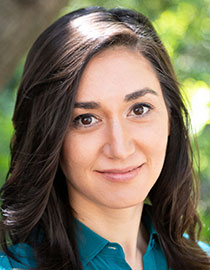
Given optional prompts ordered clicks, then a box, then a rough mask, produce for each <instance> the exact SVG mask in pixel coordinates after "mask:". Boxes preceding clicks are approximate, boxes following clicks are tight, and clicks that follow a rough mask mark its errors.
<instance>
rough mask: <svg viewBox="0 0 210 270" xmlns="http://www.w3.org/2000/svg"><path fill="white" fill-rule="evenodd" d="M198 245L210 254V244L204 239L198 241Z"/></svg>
mask: <svg viewBox="0 0 210 270" xmlns="http://www.w3.org/2000/svg"><path fill="white" fill-rule="evenodd" d="M198 245H199V246H200V247H201V248H202V249H203V251H205V252H206V253H207V255H208V256H210V246H209V245H208V244H206V243H204V242H202V241H198Z"/></svg>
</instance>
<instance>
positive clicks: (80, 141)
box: [61, 47, 169, 209]
mask: <svg viewBox="0 0 210 270" xmlns="http://www.w3.org/2000/svg"><path fill="white" fill-rule="evenodd" d="M168 135H169V117H168V112H167V109H166V105H165V102H164V99H163V95H162V91H161V88H160V84H159V81H158V79H157V77H156V75H155V73H154V71H153V69H152V67H151V65H150V63H149V62H148V61H147V60H146V59H145V58H144V57H143V56H142V55H141V54H140V53H138V52H136V51H134V50H131V49H127V48H124V47H115V48H109V49H106V50H105V51H103V52H101V53H100V54H98V55H97V56H95V57H94V58H92V59H91V60H90V62H89V63H88V65H87V67H86V69H85V71H84V73H83V75H82V78H81V81H80V84H79V88H78V93H77V96H76V103H75V108H74V111H73V119H72V124H71V126H70V128H69V132H68V133H67V135H66V137H65V139H64V143H63V152H62V160H61V167H62V169H63V172H64V174H65V176H66V181H67V185H68V189H69V194H70V198H71V200H70V203H71V204H72V205H73V206H74V205H80V206H81V207H83V206H84V207H85V206H87V205H93V206H98V207H108V208H115V209H117V208H126V207H130V206H134V205H138V204H141V203H142V202H143V201H144V200H145V198H146V197H147V195H148V193H149V191H150V189H151V188H152V186H153V185H154V184H155V182H156V181H157V179H158V177H159V174H160V172H161V169H162V167H163V163H164V159H165V153H166V147H167V141H168Z"/></svg>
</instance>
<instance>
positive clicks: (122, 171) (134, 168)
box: [97, 165, 141, 174]
mask: <svg viewBox="0 0 210 270" xmlns="http://www.w3.org/2000/svg"><path fill="white" fill-rule="evenodd" d="M140 166H141V165H140ZM140 166H132V167H127V168H124V169H110V170H102V171H97V172H99V173H115V174H121V173H128V172H130V171H133V170H136V169H137V168H139V167H140Z"/></svg>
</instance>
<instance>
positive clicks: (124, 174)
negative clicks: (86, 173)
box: [96, 164, 143, 182]
mask: <svg viewBox="0 0 210 270" xmlns="http://www.w3.org/2000/svg"><path fill="white" fill-rule="evenodd" d="M142 166H143V164H141V165H140V166H132V167H127V168H123V169H110V170H100V171H96V172H97V173H99V174H100V175H101V176H103V177H104V178H105V179H107V180H110V181H112V182H127V181H130V180H132V179H134V178H135V177H136V176H137V175H138V173H139V171H140V170H141V167H142Z"/></svg>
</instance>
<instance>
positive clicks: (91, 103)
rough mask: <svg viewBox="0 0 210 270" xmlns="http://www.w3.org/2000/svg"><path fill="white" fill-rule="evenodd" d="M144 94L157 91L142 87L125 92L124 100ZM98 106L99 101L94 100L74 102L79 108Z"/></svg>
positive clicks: (96, 107)
mask: <svg viewBox="0 0 210 270" xmlns="http://www.w3.org/2000/svg"><path fill="white" fill-rule="evenodd" d="M146 94H152V95H155V96H158V93H157V92H156V91H154V90H152V89H150V88H147V87H146V88H143V89H141V90H137V91H135V92H132V93H130V94H127V95H126V96H125V98H124V101H125V102H129V101H131V100H135V99H137V98H139V97H142V96H145V95H146ZM99 107H100V103H97V102H94V101H89V102H76V103H75V104H74V108H79V109H88V110H89V109H92V110H93V109H98V108H99Z"/></svg>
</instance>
